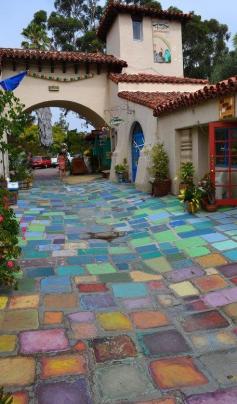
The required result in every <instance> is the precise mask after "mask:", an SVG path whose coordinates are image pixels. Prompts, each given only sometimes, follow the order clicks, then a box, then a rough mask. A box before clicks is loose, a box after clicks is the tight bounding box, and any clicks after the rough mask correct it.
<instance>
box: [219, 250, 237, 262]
mask: <svg viewBox="0 0 237 404" xmlns="http://www.w3.org/2000/svg"><path fill="white" fill-rule="evenodd" d="M222 254H223V255H224V256H225V257H226V258H228V259H229V260H231V261H237V250H231V251H227V252H225V253H222Z"/></svg>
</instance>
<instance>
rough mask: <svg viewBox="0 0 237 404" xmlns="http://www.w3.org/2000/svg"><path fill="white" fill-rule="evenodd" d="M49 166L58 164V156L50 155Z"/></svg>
mask: <svg viewBox="0 0 237 404" xmlns="http://www.w3.org/2000/svg"><path fill="white" fill-rule="evenodd" d="M51 166H52V167H57V166H58V156H56V157H51Z"/></svg>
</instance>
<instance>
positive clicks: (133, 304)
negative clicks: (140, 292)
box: [123, 297, 152, 310]
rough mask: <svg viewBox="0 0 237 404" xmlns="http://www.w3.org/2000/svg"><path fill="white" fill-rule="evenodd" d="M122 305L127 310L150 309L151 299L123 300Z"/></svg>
mask: <svg viewBox="0 0 237 404" xmlns="http://www.w3.org/2000/svg"><path fill="white" fill-rule="evenodd" d="M123 305H124V306H125V307H126V309H128V310H132V309H139V308H142V307H150V306H151V305H152V299H151V297H142V298H140V299H125V300H123Z"/></svg>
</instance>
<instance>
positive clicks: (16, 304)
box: [9, 295, 39, 309]
mask: <svg viewBox="0 0 237 404" xmlns="http://www.w3.org/2000/svg"><path fill="white" fill-rule="evenodd" d="M38 306H39V295H28V296H27V295H25V296H13V297H11V299H10V304H9V309H37V307H38Z"/></svg>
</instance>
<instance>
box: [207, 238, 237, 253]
mask: <svg viewBox="0 0 237 404" xmlns="http://www.w3.org/2000/svg"><path fill="white" fill-rule="evenodd" d="M212 246H213V247H214V248H216V249H217V250H219V251H226V250H232V249H233V248H236V247H237V243H236V241H233V240H226V241H220V242H218V243H213V244H212Z"/></svg>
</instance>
